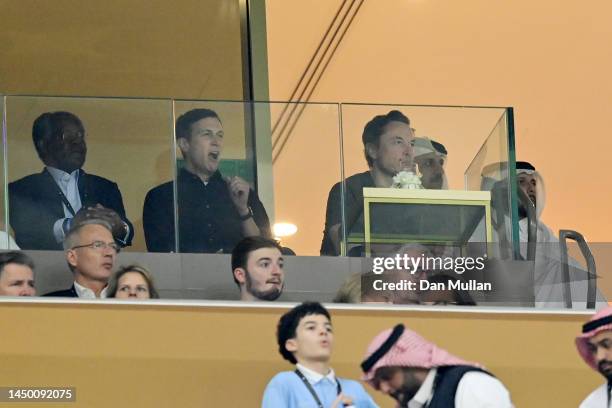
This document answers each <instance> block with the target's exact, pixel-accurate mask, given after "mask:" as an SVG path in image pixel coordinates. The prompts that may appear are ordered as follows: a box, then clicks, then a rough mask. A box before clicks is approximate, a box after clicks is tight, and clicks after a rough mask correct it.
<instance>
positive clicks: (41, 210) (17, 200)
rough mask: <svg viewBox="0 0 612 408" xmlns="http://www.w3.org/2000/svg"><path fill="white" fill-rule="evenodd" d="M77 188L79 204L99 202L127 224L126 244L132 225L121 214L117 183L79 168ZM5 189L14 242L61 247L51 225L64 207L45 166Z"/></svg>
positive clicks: (23, 245)
mask: <svg viewBox="0 0 612 408" xmlns="http://www.w3.org/2000/svg"><path fill="white" fill-rule="evenodd" d="M78 187H79V195H80V196H81V204H82V205H83V207H93V206H95V205H96V204H98V203H99V204H101V205H102V206H104V207H106V208H110V209H111V210H114V211H115V212H116V213H117V214H119V216H120V217H121V219H122V220H123V221H124V222H125V223H126V224H128V225H129V227H130V234H129V236H128V237H127V240H126V243H127V245H130V244H131V242H132V238H133V236H134V227H133V226H132V224H131V223H130V221H129V220H128V219H127V217H126V215H125V209H124V207H123V199H122V198H121V192H119V187H117V184H116V183H113V182H112V181H110V180H107V179H105V178H102V177H98V176H94V175H93V174H87V173H85V171H83V170H80V174H79V181H78ZM8 190H9V220H10V224H11V227H12V228H13V230H14V231H15V241H16V242H17V245H19V247H20V248H21V249H45V250H55V249H61V248H62V244H61V243H58V242H57V241H56V240H55V237H54V235H53V224H55V222H56V221H57V220H58V219H60V218H64V217H65V216H64V206H63V203H62V199H61V198H60V194H59V192H60V191H61V190H60V188H59V186H58V185H57V183H56V182H55V180H54V179H53V176H51V174H50V173H49V172H48V171H47V169H44V170H43V171H42V172H41V173H38V174H31V175H29V176H26V177H24V178H22V179H19V180H17V181H14V182H12V183H10V184H9V186H8Z"/></svg>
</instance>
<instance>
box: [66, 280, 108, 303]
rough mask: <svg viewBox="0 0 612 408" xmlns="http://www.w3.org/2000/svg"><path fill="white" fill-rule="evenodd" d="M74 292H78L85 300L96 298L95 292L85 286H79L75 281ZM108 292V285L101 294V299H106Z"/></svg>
mask: <svg viewBox="0 0 612 408" xmlns="http://www.w3.org/2000/svg"><path fill="white" fill-rule="evenodd" d="M74 290H75V291H76V293H77V295H78V296H79V297H80V298H85V299H95V298H96V294H95V293H94V291H93V290H91V289H89V288H86V287H85V286H83V285H79V284H78V283H77V281H74ZM107 290H108V285H106V286H105V287H104V289H102V292H100V299H104V298H105V297H106V292H107Z"/></svg>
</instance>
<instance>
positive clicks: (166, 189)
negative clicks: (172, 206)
mask: <svg viewBox="0 0 612 408" xmlns="http://www.w3.org/2000/svg"><path fill="white" fill-rule="evenodd" d="M165 194H171V195H174V182H173V181H168V182H166V183H163V184H160V185H159V186H157V187H153V188H152V189H150V190H149V191H148V192H147V199H149V197H156V196H159V195H165Z"/></svg>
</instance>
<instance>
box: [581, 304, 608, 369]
mask: <svg viewBox="0 0 612 408" xmlns="http://www.w3.org/2000/svg"><path fill="white" fill-rule="evenodd" d="M606 330H612V307H611V306H608V307H607V308H605V309H602V310H600V311H599V312H597V313H595V314H594V315H593V317H591V320H589V322H588V323H586V324H585V325H584V326H582V334H581V335H579V336H578V337H576V347H577V348H578V353H580V356H581V357H582V358H583V359H584V361H585V362H586V363H587V364H588V365H589V366H590V367H591V368H592V369H593V370H596V371H597V362H596V361H595V357H594V356H593V353H592V352H591V350H590V349H589V339H590V338H591V337H593V336H595V335H596V334H598V333H601V332H602V331H606Z"/></svg>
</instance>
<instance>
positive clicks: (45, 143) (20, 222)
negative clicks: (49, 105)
mask: <svg viewBox="0 0 612 408" xmlns="http://www.w3.org/2000/svg"><path fill="white" fill-rule="evenodd" d="M32 140H33V142H34V147H35V148H36V152H37V153H38V156H39V157H40V159H41V160H42V162H43V163H44V164H45V168H44V169H43V171H42V172H41V173H38V174H31V175H29V176H26V177H24V178H22V179H19V180H17V181H14V182H12V183H10V184H9V218H10V224H11V227H12V228H13V230H14V231H15V241H16V242H17V245H19V247H20V248H21V249H47V250H50V249H51V250H52V249H61V248H62V241H63V240H64V237H65V235H66V233H67V232H68V230H70V228H71V227H72V226H73V223H74V222H75V216H77V218H76V220H77V221H78V220H84V219H88V218H98V219H105V220H106V221H107V222H108V223H109V224H110V225H111V228H112V230H113V235H114V237H115V239H116V240H117V241H118V242H119V243H121V245H130V243H131V240H132V237H133V235H134V228H133V227H132V224H131V223H130V221H129V220H128V219H127V217H126V214H125V209H124V207H123V200H122V198H121V193H120V192H119V188H118V187H117V184H116V183H113V182H112V181H110V180H107V179H105V178H102V177H98V176H95V175H93V174H88V173H86V172H85V171H84V170H83V169H82V167H83V164H84V163H85V157H86V155H87V145H86V143H85V128H84V126H83V123H82V122H81V120H80V119H79V118H78V117H77V116H76V115H74V114H72V113H70V112H48V113H43V114H42V115H40V116H39V117H38V118H37V119H36V120H35V121H34V124H33V126H32ZM77 214H78V215H77Z"/></svg>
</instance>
